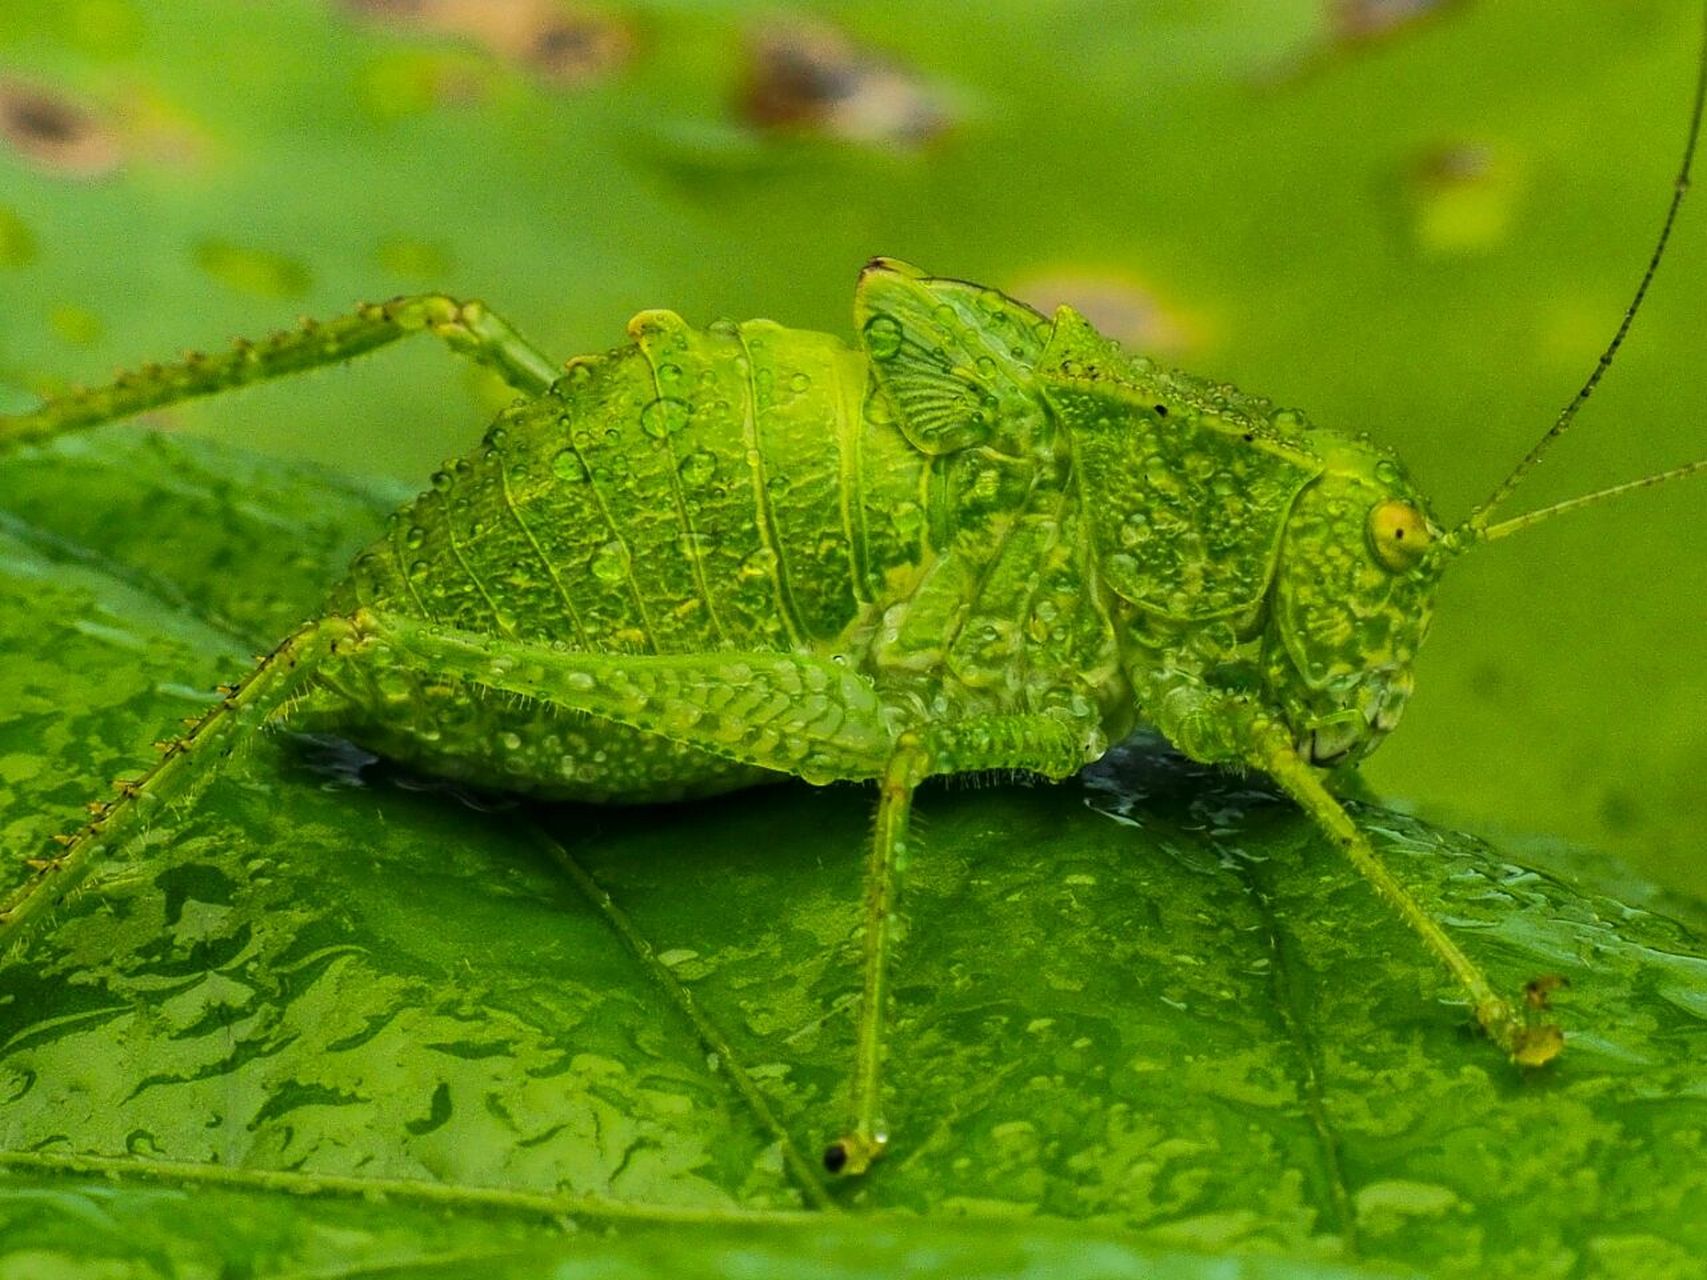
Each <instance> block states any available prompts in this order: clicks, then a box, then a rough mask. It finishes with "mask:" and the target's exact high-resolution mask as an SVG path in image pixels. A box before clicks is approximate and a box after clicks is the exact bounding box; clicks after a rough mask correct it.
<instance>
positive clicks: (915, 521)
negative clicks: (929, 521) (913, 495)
mask: <svg viewBox="0 0 1707 1280" xmlns="http://www.w3.org/2000/svg"><path fill="white" fill-rule="evenodd" d="M889 518H890V520H891V521H892V522H893V523H894V525H895V536H896V537H898V538H900V539H901V540H902V541H904V542H905V541H910V540H911V539H913V538H915V537H917V536H918V535H919V533H920V532H921V531H922V530H923V529H924V527H925V513H924V511H923V510H921V509H920V507H919V504H918V503H916V502H901V503H897V504H896V506H895V509H894V510H893V511H891V512H890V513H889Z"/></svg>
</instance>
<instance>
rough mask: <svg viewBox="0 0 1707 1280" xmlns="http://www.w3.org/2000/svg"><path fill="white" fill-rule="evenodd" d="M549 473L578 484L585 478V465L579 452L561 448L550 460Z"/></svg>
mask: <svg viewBox="0 0 1707 1280" xmlns="http://www.w3.org/2000/svg"><path fill="white" fill-rule="evenodd" d="M551 474H552V475H554V476H556V477H557V478H558V479H559V480H567V481H569V482H570V483H572V484H580V483H581V482H582V481H584V480H586V478H587V467H586V464H585V463H583V462H582V461H581V455H580V454H578V453H576V452H575V451H574V450H573V449H563V450H561V451H559V453H558V454H557V456H556V457H555V458H553V459H552V460H551Z"/></svg>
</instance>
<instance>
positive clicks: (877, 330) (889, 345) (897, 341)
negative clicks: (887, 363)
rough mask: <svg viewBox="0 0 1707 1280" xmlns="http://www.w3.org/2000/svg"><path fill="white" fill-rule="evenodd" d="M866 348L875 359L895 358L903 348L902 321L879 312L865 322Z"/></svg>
mask: <svg viewBox="0 0 1707 1280" xmlns="http://www.w3.org/2000/svg"><path fill="white" fill-rule="evenodd" d="M865 349H866V351H867V352H869V353H870V355H871V358H872V359H873V360H893V359H894V358H895V356H896V355H897V353H899V352H900V350H901V322H900V321H899V320H897V319H896V318H895V317H894V316H891V315H885V314H882V313H879V314H878V315H874V316H872V317H871V319H869V320H867V321H866V322H865Z"/></svg>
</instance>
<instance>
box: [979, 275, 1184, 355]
mask: <svg viewBox="0 0 1707 1280" xmlns="http://www.w3.org/2000/svg"><path fill="white" fill-rule="evenodd" d="M1009 292H1010V293H1012V294H1013V296H1014V297H1016V298H1020V299H1022V300H1023V301H1025V302H1027V303H1029V304H1031V305H1032V306H1034V307H1036V308H1037V309H1038V310H1039V311H1041V312H1042V313H1043V314H1044V315H1049V314H1050V313H1052V312H1053V311H1054V310H1055V308H1056V307H1058V306H1061V305H1062V304H1063V303H1065V304H1066V305H1067V306H1069V307H1072V308H1073V310H1075V311H1077V312H1078V313H1079V314H1080V315H1082V316H1084V318H1085V319H1087V320H1089V321H1090V322H1091V324H1092V325H1093V326H1094V327H1095V328H1096V329H1097V330H1098V332H1100V333H1103V334H1105V335H1106V336H1108V337H1110V338H1113V339H1115V340H1116V341H1117V342H1119V343H1120V344H1121V345H1122V346H1124V347H1126V348H1128V349H1129V350H1132V351H1136V352H1141V353H1143V354H1145V355H1153V356H1163V357H1166V358H1169V359H1178V358H1180V357H1183V356H1187V355H1190V354H1192V353H1194V352H1196V351H1198V350H1199V349H1200V346H1201V335H1200V334H1199V332H1198V326H1197V325H1196V324H1194V323H1193V322H1192V321H1191V320H1190V319H1189V318H1188V317H1186V316H1185V315H1183V314H1181V313H1180V312H1179V311H1177V310H1176V309H1174V308H1173V307H1171V306H1168V305H1166V304H1164V303H1163V302H1162V301H1161V299H1160V298H1158V297H1157V295H1156V293H1155V292H1154V291H1153V290H1152V289H1150V288H1149V287H1148V286H1146V285H1144V284H1143V283H1141V282H1140V281H1138V280H1137V279H1135V278H1134V277H1132V276H1130V275H1128V274H1127V273H1125V272H1124V271H1121V270H1119V269H1110V268H1105V269H1102V270H1096V269H1092V268H1075V267H1063V268H1060V269H1056V270H1045V271H1040V272H1038V273H1037V274H1035V275H1031V276H1026V277H1023V278H1022V279H1020V280H1019V281H1017V282H1016V283H1015V284H1014V286H1013V288H1012V289H1010V290H1009Z"/></svg>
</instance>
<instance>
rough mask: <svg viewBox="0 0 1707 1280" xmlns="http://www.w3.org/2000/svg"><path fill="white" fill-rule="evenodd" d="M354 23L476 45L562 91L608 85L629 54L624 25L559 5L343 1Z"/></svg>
mask: <svg viewBox="0 0 1707 1280" xmlns="http://www.w3.org/2000/svg"><path fill="white" fill-rule="evenodd" d="M344 6H345V7H346V8H347V9H349V10H351V11H352V12H354V13H357V14H358V15H360V16H362V17H365V18H371V19H374V20H377V21H379V22H382V23H384V24H386V25H388V26H393V27H401V28H406V29H412V30H417V31H425V32H430V33H433V34H436V35H446V36H456V37H460V38H461V39H464V40H468V41H472V42H473V43H475V44H478V45H481V46H482V47H484V48H485V49H486V50H487V51H488V52H490V53H493V54H496V55H497V56H498V57H500V58H502V59H504V60H505V61H506V62H510V63H514V64H516V65H518V66H521V67H524V68H526V69H527V70H529V71H531V72H533V73H534V74H535V75H538V76H540V77H541V78H543V79H545V80H548V81H550V82H552V83H553V84H559V85H565V86H571V87H574V86H580V85H585V84H591V83H594V82H596V81H599V80H603V79H606V78H607V77H609V76H611V75H613V74H614V73H615V72H617V71H619V70H620V69H621V68H622V67H623V66H625V65H626V64H627V63H628V61H629V59H630V57H631V56H632V54H633V52H634V35H633V31H632V29H631V28H630V27H629V25H628V24H627V23H625V22H623V21H621V20H619V19H618V18H616V17H614V16H613V15H611V14H609V13H606V12H603V11H600V10H595V9H591V8H586V7H584V6H581V5H578V4H570V3H564V2H563V0H344Z"/></svg>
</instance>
